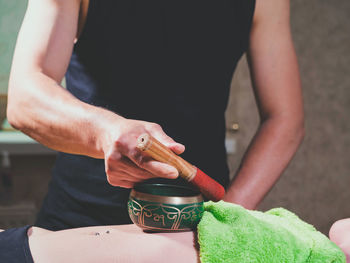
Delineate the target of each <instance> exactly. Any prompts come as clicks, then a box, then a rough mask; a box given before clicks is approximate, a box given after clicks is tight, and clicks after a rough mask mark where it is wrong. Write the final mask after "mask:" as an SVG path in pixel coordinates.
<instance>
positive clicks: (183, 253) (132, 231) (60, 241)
mask: <svg viewBox="0 0 350 263" xmlns="http://www.w3.org/2000/svg"><path fill="white" fill-rule="evenodd" d="M28 238H29V246H30V251H31V253H32V257H33V260H34V262H35V263H46V262H50V263H55V262H57V263H61V262H70V263H95V262H103V263H109V262H113V263H118V262H120V263H133V262H135V263H142V262H144V263H148V262H152V263H157V262H159V263H163V262H169V263H172V262H174V263H175V262H188V263H191V262H193V263H197V262H199V257H198V250H197V248H196V240H195V233H194V232H179V233H144V232H143V231H142V230H141V229H140V228H138V227H137V226H135V225H120V226H97V227H85V228H76V229H69V230H63V231H57V232H52V231H48V230H44V229H42V228H37V227H32V228H31V229H30V230H29V231H28Z"/></svg>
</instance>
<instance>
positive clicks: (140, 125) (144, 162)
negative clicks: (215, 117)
mask: <svg viewBox="0 0 350 263" xmlns="http://www.w3.org/2000/svg"><path fill="white" fill-rule="evenodd" d="M108 129H109V130H108V131H106V133H107V134H108V135H107V136H105V138H104V142H102V145H103V146H102V148H103V151H104V158H105V169H106V174H107V180H108V182H109V183H110V184H111V185H113V186H121V187H125V188H132V187H133V185H134V184H135V183H137V182H140V181H143V180H145V179H149V178H154V177H163V178H169V179H175V178H177V176H178V172H177V170H176V169H175V168H174V167H173V166H170V165H168V164H164V163H161V162H158V161H155V160H153V159H151V158H150V157H147V156H145V155H144V154H142V153H141V152H140V150H138V149H137V147H136V146H137V138H138V137H139V136H140V135H141V134H143V133H149V134H150V135H152V136H153V137H155V138H156V139H157V140H159V141H160V142H161V143H163V144H164V145H165V146H167V147H168V148H170V149H171V150H172V151H174V152H175V153H177V154H180V153H182V152H183V151H184V150H185V147H184V146H183V145H182V144H179V143H176V142H175V141H174V140H173V139H172V138H170V137H169V136H167V135H166V134H165V133H164V131H163V129H162V128H161V127H160V126H159V125H158V124H156V123H150V122H145V121H137V120H129V119H123V120H119V121H118V123H117V128H116V129H115V132H113V131H112V130H111V129H110V128H108Z"/></svg>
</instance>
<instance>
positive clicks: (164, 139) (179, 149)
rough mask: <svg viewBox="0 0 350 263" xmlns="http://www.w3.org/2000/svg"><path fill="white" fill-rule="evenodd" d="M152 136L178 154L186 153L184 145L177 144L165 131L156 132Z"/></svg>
mask: <svg viewBox="0 0 350 263" xmlns="http://www.w3.org/2000/svg"><path fill="white" fill-rule="evenodd" d="M152 136H154V138H156V139H157V140H158V141H159V142H160V143H162V144H164V145H165V146H166V147H168V148H169V149H170V150H172V151H173V152H175V153H176V154H181V153H183V152H184V151H185V146H184V145H183V144H181V143H177V142H175V141H174V140H173V139H172V138H171V137H169V136H168V135H166V134H165V133H164V132H163V131H159V132H155V133H154V134H153V135H152Z"/></svg>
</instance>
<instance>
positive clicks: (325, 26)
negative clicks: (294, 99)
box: [227, 0, 350, 233]
mask: <svg viewBox="0 0 350 263" xmlns="http://www.w3.org/2000/svg"><path fill="white" fill-rule="evenodd" d="M291 12H292V17H291V23H292V31H293V37H294V42H295V46H296V50H297V53H298V57H299V63H300V71H301V78H302V83H303V93H304V100H305V112H306V136H305V139H304V142H303V144H302V146H301V148H300V150H299V151H298V153H297V154H296V156H295V158H294V160H293V161H292V163H291V164H290V166H289V167H288V168H287V170H286V171H285V173H284V175H283V177H282V178H281V179H280V181H279V182H278V183H277V185H276V186H275V187H274V188H273V190H272V191H271V192H270V194H269V195H268V196H267V198H266V199H265V200H264V202H263V204H262V205H261V206H260V209H263V210H266V209H269V208H272V207H278V206H283V207H286V208H288V209H290V210H292V211H294V212H296V213H297V214H298V215H299V216H300V217H301V218H302V219H304V220H306V221H308V222H310V223H312V224H314V225H315V226H316V227H317V228H318V229H320V230H321V231H323V232H324V233H327V232H328V230H329V227H330V226H331V224H332V222H334V221H335V220H337V219H340V218H344V217H350V205H348V204H349V203H350V1H348V0H335V1H320V0H307V1H305V0H292V1H291ZM232 113H233V114H232ZM227 115H228V116H227V120H228V124H230V123H232V122H234V121H237V122H239V124H240V128H241V129H240V131H239V132H238V133H237V134H235V135H230V136H233V137H236V138H237V139H238V140H239V142H238V153H237V154H236V155H234V156H230V157H229V160H230V162H231V167H232V171H234V170H235V169H236V168H237V165H238V161H237V160H239V159H240V158H241V156H242V154H243V152H244V150H245V148H246V146H247V144H248V143H249V140H250V138H251V137H252V135H253V134H254V132H255V129H256V127H257V123H258V116H257V110H256V106H255V104H254V98H253V94H252V91H251V84H250V81H249V72H248V69H247V65H246V61H245V59H243V60H242V61H241V64H240V66H239V68H238V70H237V72H236V75H235V78H234V81H233V89H232V92H231V98H230V107H229V110H228V112H227Z"/></svg>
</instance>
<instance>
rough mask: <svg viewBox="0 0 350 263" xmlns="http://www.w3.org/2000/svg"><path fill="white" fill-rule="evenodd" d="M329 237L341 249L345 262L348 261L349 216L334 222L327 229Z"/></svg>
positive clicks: (349, 253)
mask: <svg viewBox="0 0 350 263" xmlns="http://www.w3.org/2000/svg"><path fill="white" fill-rule="evenodd" d="M329 238H330V240H332V241H333V242H334V243H336V244H337V245H338V246H339V247H340V248H341V249H342V250H343V252H344V254H345V256H346V262H348V263H350V218H347V219H342V220H339V221H337V222H335V223H334V224H333V225H332V227H331V229H330V230H329Z"/></svg>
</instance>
